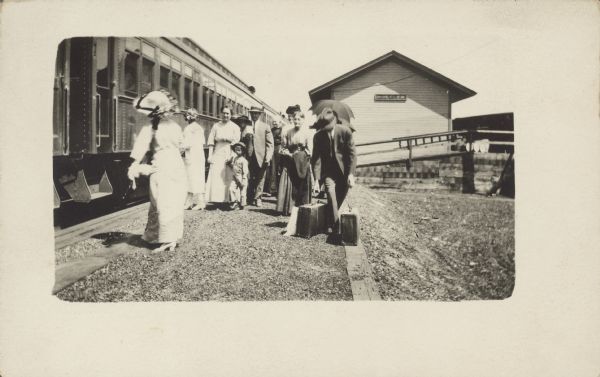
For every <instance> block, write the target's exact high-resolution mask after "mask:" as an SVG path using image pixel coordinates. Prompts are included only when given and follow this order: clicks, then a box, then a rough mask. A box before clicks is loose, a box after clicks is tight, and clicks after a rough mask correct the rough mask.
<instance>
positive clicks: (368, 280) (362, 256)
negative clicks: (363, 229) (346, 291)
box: [344, 241, 381, 301]
mask: <svg viewBox="0 0 600 377" xmlns="http://www.w3.org/2000/svg"><path fill="white" fill-rule="evenodd" d="M344 248H345V250H346V263H347V270H348V277H349V278H350V286H351V288H352V297H353V299H354V301H364V300H373V301H374V300H381V296H380V295H379V291H378V290H377V284H375V279H374V278H373V271H372V270H371V266H370V265H369V261H368V260H367V254H366V253H365V249H364V248H363V246H362V243H361V242H360V241H358V245H356V246H345V247H344Z"/></svg>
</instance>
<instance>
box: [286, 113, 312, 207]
mask: <svg viewBox="0 0 600 377" xmlns="http://www.w3.org/2000/svg"><path fill="white" fill-rule="evenodd" d="M292 120H293V122H294V127H293V128H291V129H289V130H288V131H287V133H286V134H285V135H284V136H283V137H282V139H281V150H280V152H279V153H280V156H281V158H280V163H281V164H282V166H283V169H282V172H281V177H280V179H279V189H278V192H277V211H278V212H280V213H282V214H284V215H286V216H288V215H290V214H291V213H292V208H293V207H299V206H301V205H304V204H309V203H310V200H311V192H312V182H313V176H312V170H311V167H310V155H311V149H312V136H313V135H312V132H311V131H310V130H309V129H308V127H305V126H303V122H304V114H302V112H301V111H300V109H299V108H298V110H297V111H296V112H295V113H294V115H293V118H292Z"/></svg>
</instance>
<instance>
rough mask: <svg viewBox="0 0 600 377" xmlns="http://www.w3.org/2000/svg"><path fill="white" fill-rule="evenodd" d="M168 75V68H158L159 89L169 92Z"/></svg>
mask: <svg viewBox="0 0 600 377" xmlns="http://www.w3.org/2000/svg"><path fill="white" fill-rule="evenodd" d="M169 73H171V71H170V70H169V68H166V67H163V66H161V67H160V87H161V89H164V90H169Z"/></svg>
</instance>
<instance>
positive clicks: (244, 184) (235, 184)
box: [227, 142, 248, 210]
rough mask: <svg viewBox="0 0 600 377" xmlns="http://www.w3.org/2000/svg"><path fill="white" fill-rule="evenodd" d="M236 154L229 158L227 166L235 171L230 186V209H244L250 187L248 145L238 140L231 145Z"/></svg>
mask: <svg viewBox="0 0 600 377" xmlns="http://www.w3.org/2000/svg"><path fill="white" fill-rule="evenodd" d="M231 149H233V153H234V155H233V156H231V157H230V158H229V159H228V160H227V167H228V168H229V169H231V171H232V172H233V180H232V181H231V185H230V186H229V197H230V199H231V204H230V207H229V208H230V209H232V210H233V209H238V208H239V209H244V206H245V205H246V190H247V188H248V160H246V158H244V154H245V152H246V146H245V145H244V143H241V142H238V143H235V144H233V145H232V146H231Z"/></svg>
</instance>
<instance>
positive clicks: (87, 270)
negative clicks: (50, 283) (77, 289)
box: [52, 257, 108, 294]
mask: <svg viewBox="0 0 600 377" xmlns="http://www.w3.org/2000/svg"><path fill="white" fill-rule="evenodd" d="M107 264H108V259H107V258H102V257H87V258H84V259H80V260H76V261H73V262H67V263H63V264H61V265H59V266H57V267H56V272H55V282H54V288H52V294H56V293H57V292H60V291H61V290H63V289H64V288H66V287H68V286H69V285H71V284H73V283H75V282H76V281H78V280H81V279H83V278H84V277H86V276H88V275H89V274H91V273H92V272H94V271H96V270H99V269H101V268H102V267H104V266H106V265H107Z"/></svg>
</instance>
